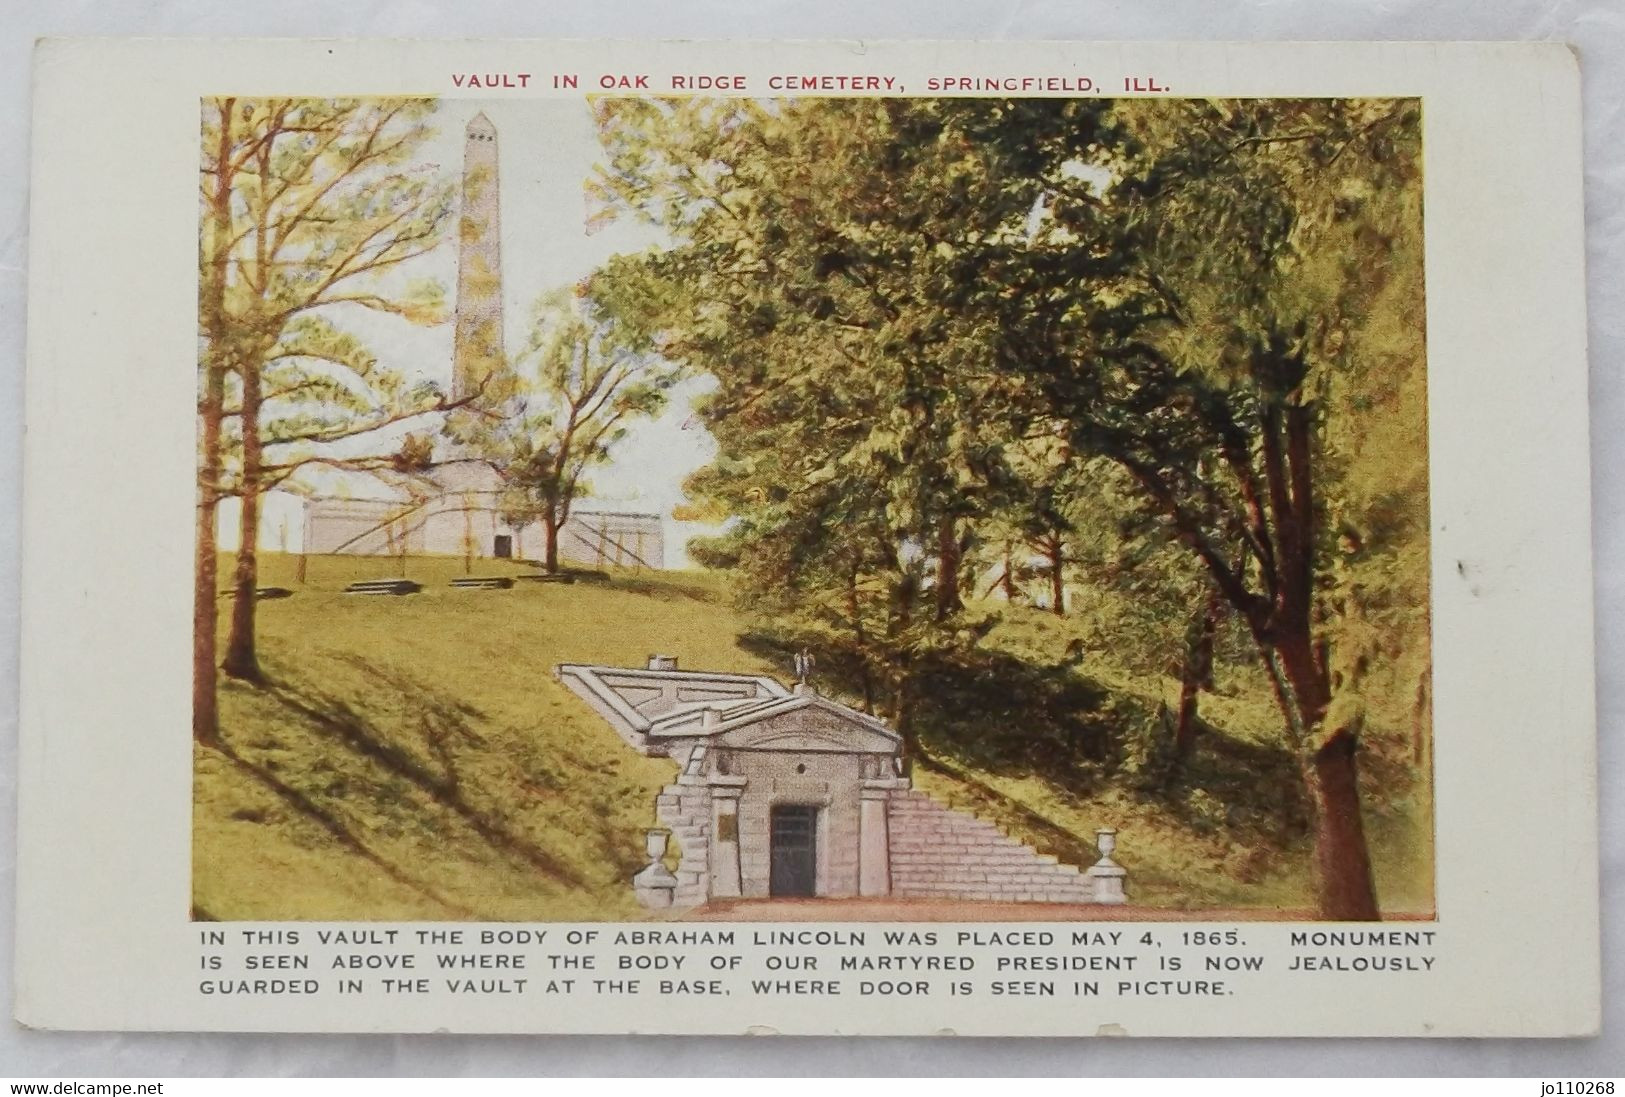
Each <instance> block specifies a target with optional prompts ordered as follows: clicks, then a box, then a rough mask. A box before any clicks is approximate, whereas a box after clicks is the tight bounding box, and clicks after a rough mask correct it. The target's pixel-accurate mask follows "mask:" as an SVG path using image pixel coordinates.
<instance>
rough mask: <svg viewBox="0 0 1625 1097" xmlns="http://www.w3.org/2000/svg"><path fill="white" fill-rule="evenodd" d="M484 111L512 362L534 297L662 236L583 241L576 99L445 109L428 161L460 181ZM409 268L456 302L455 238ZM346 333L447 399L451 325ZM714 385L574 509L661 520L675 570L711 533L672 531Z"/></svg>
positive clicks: (617, 459) (583, 165) (600, 473)
mask: <svg viewBox="0 0 1625 1097" xmlns="http://www.w3.org/2000/svg"><path fill="white" fill-rule="evenodd" d="M480 111H484V112H485V115H486V117H488V118H489V119H490V120H491V122H492V124H493V125H495V126H496V129H497V150H498V155H499V156H500V169H501V183H500V186H501V212H502V230H501V231H502V277H503V322H504V323H503V326H504V329H505V330H504V333H503V334H504V338H505V339H506V341H507V349H508V352H509V354H512V353H513V352H514V351H515V350H517V349H519V348H520V347H522V346H524V344H525V339H526V334H527V328H528V325H529V323H530V318H531V314H532V311H533V308H534V305H535V302H536V299H537V298H538V297H540V296H541V295H542V294H544V293H546V292H547V291H549V290H552V289H556V288H558V287H560V286H567V285H570V284H572V283H574V282H576V281H577V280H578V279H580V278H581V277H582V276H583V275H585V274H587V273H589V272H590V271H592V270H593V269H595V268H596V267H598V266H599V265H601V264H602V263H603V262H604V261H605V260H607V259H608V258H609V257H610V256H612V255H615V254H617V253H622V252H637V251H643V250H645V249H646V248H648V247H650V246H653V245H658V244H660V243H662V236H661V235H660V234H659V233H658V232H657V231H656V230H654V229H652V228H649V227H647V226H644V225H640V224H635V223H633V222H631V221H630V220H625V221H621V222H617V223H615V224H612V225H610V226H608V227H605V228H600V229H599V230H598V231H596V232H595V233H593V234H592V235H590V236H589V235H588V234H587V228H586V219H587V201H586V195H585V191H584V186H583V184H584V183H585V181H586V179H587V178H588V176H589V175H590V174H591V172H592V165H593V163H594V162H596V161H597V160H598V159H599V147H598V139H597V135H596V133H595V131H594V128H593V123H592V116H591V115H590V113H589V112H588V109H587V105H586V104H585V103H584V102H582V101H581V100H579V99H576V100H535V99H533V100H494V101H493V100H473V99H446V100H442V101H441V103H440V106H439V108H438V111H437V128H438V132H437V134H436V135H435V136H434V138H433V139H432V140H431V141H430V143H429V144H428V145H427V146H425V149H424V153H423V157H422V158H423V160H424V161H426V162H430V163H436V164H439V165H440V166H441V167H442V168H443V169H444V170H445V171H446V172H447V173H448V177H449V178H453V179H460V178H461V175H462V161H463V143H464V142H463V129H464V127H465V126H466V125H467V123H468V120H469V119H471V118H473V117H474V116H475V115H476V114H478V113H479V112H480ZM412 267H413V269H412V270H411V271H410V274H411V276H412V277H414V278H425V277H432V278H437V279H439V280H440V282H441V283H442V284H444V285H445V287H446V291H447V295H448V299H450V297H451V296H452V295H453V294H454V293H455V289H456V285H457V252H456V245H455V233H449V234H448V236H447V239H446V241H445V242H444V243H443V244H442V245H441V246H440V247H439V248H438V249H437V250H436V251H435V252H433V253H432V254H430V255H428V256H425V257H424V258H423V259H421V260H418V261H417V262H416V263H414V264H412ZM403 273H404V272H403ZM342 323H343V326H345V327H346V328H349V329H350V330H352V331H354V332H355V333H356V334H357V335H358V336H360V337H362V338H363V339H365V340H366V342H367V345H368V347H369V348H370V349H371V350H372V351H373V352H374V353H375V354H376V355H377V356H378V359H379V361H380V362H381V363H383V364H385V365H387V366H390V367H392V368H393V369H395V370H397V371H399V372H400V373H402V374H403V375H405V376H406V377H407V378H408V379H409V380H415V379H418V378H427V379H432V380H435V381H438V382H440V383H441V384H442V385H445V386H447V387H448V388H449V385H450V382H451V358H452V331H453V325H452V324H450V323H446V324H441V325H439V326H438V327H434V328H419V327H414V326H413V325H411V324H408V323H407V322H405V321H404V320H401V319H399V318H397V317H392V316H387V315H380V314H376V313H369V312H366V311H365V310H361V309H346V314H345V316H344V318H343V320H342ZM710 383H711V382H710V381H709V380H708V379H699V380H695V381H690V382H686V383H685V384H684V385H682V386H680V387H679V388H678V390H676V392H674V394H673V399H672V402H671V405H670V407H669V408H668V409H667V411H666V413H665V414H664V415H662V416H660V417H659V418H658V419H655V420H652V421H647V422H642V423H639V424H638V425H636V426H635V427H634V428H633V429H632V432H631V433H630V435H629V436H628V437H627V438H626V440H625V441H624V442H622V444H621V445H620V446H618V447H617V448H616V451H615V453H614V455H613V458H612V461H611V462H610V463H609V464H607V465H605V466H602V467H600V468H598V469H596V470H594V471H593V472H591V473H590V474H589V475H588V479H589V480H590V482H591V484H592V487H593V494H592V497H591V498H590V499H584V500H582V501H581V502H580V503H579V504H578V505H579V506H580V507H582V508H584V509H590V508H593V507H600V508H603V509H607V510H641V511H650V512H658V513H659V514H660V515H661V516H662V517H663V518H664V519H665V523H666V564H667V566H668V567H686V566H688V563H689V561H688V556H687V553H686V552H685V551H684V543H685V542H686V541H687V540H688V538H689V537H691V536H693V535H694V534H695V533H699V532H704V531H706V530H707V529H708V528H709V527H705V526H699V525H693V524H689V523H680V522H675V521H673V520H672V518H671V510H672V507H673V506H674V505H675V504H677V503H678V502H680V501H681V500H682V498H683V495H682V487H681V485H682V481H683V478H684V477H686V476H687V475H688V474H689V473H690V472H692V471H693V470H695V469H697V468H699V467H700V466H702V465H704V464H706V463H707V462H708V461H709V460H710V459H711V457H712V455H713V454H714V453H715V444H714V443H713V441H712V439H711V436H710V435H709V433H707V432H706V430H705V428H704V427H703V426H700V425H699V424H698V423H697V422H695V421H693V420H692V418H691V410H690V406H689V399H690V397H691V396H693V395H694V394H695V393H696V392H698V391H701V390H702V389H703V387H704V386H706V385H708V384H710ZM685 424H686V425H685Z"/></svg>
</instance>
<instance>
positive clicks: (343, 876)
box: [193, 556, 764, 920]
mask: <svg viewBox="0 0 1625 1097" xmlns="http://www.w3.org/2000/svg"><path fill="white" fill-rule="evenodd" d="M477 570H478V571H479V573H480V574H501V573H503V572H504V571H510V572H511V571H517V570H519V569H517V568H504V567H503V566H502V565H499V564H493V563H491V562H481V563H480V564H479V565H478V566H477ZM394 573H395V571H394V565H393V564H392V563H391V562H389V561H387V560H367V559H340V558H315V559H312V560H311V561H310V564H309V568H308V572H307V576H306V579H307V581H306V582H305V583H304V584H303V585H301V584H300V583H298V582H297V581H296V580H295V576H294V568H293V561H292V560H290V559H284V558H279V557H276V556H270V557H266V558H265V559H264V563H263V578H262V582H263V583H265V584H266V585H280V586H286V587H289V588H291V589H293V590H294V591H295V592H296V593H295V594H294V595H293V596H292V597H290V598H284V599H276V600H268V601H264V602H262V603H261V605H260V609H259V613H260V645H261V658H262V663H263V666H264V669H265V671H266V674H267V677H268V682H267V684H266V685H265V686H264V687H263V688H251V687H247V686H243V685H240V684H236V683H229V682H228V683H226V684H225V685H224V686H223V688H222V696H221V723H222V732H223V735H224V738H225V741H226V743H227V744H228V746H229V750H230V756H229V757H223V756H222V755H221V754H219V753H217V752H214V751H209V750H199V751H198V754H197V779H196V789H195V805H194V810H195V831H196V841H195V846H194V865H193V897H194V902H195V904H196V906H197V908H198V910H199V913H200V914H202V915H203V916H206V917H212V918H220V919H251V918H297V919H326V918H331V919H432V918H462V917H468V916H478V917H481V918H486V919H494V920H524V919H568V918H591V917H600V918H602V917H622V916H625V917H631V916H635V915H636V914H637V912H638V908H637V907H636V905H635V904H634V902H633V899H632V893H631V889H630V888H629V887H628V886H627V885H626V880H627V878H628V877H629V876H630V875H631V874H632V873H633V872H635V871H636V870H637V869H638V868H639V867H641V866H642V864H643V863H644V861H643V857H642V855H641V851H642V845H643V842H642V832H643V828H644V827H647V826H648V825H650V823H651V821H652V820H651V812H652V805H653V798H654V796H655V794H656V793H657V792H658V791H659V789H660V788H661V786H663V785H665V784H666V783H668V782H669V781H670V780H671V779H672V777H673V776H674V775H675V767H674V766H673V765H672V764H671V763H670V762H669V761H667V760H665V759H658V758H644V757H641V756H639V755H638V754H636V753H634V752H633V751H631V750H630V749H628V748H627V747H626V745H625V744H624V743H622V742H621V740H620V739H619V738H618V737H617V736H616V735H615V733H614V732H613V731H611V730H610V729H609V727H608V726H607V725H606V724H605V723H604V722H603V720H602V719H600V718H599V717H598V716H597V715H596V714H594V713H592V712H591V711H589V710H588V709H587V708H586V706H585V705H583V704H582V703H581V702H580V701H579V700H577V699H576V698H575V697H574V695H572V694H570V693H569V692H568V691H567V690H565V689H564V688H563V687H562V686H560V685H559V684H558V683H557V682H556V681H554V679H553V676H552V668H553V666H554V665H555V664H557V663H559V662H565V661H584V662H605V663H617V664H633V665H639V664H641V663H642V661H643V660H644V659H645V658H646V657H647V655H648V653H649V652H651V651H675V652H678V653H680V654H681V655H682V656H683V658H684V660H685V662H686V663H689V664H691V665H697V666H705V667H714V668H717V669H724V670H760V669H764V668H763V667H762V665H761V663H760V661H759V660H757V659H755V658H753V657H751V656H749V655H747V654H745V653H744V652H742V651H740V650H739V649H738V648H736V647H735V645H734V641H733V637H734V633H735V629H734V628H733V622H732V619H731V617H730V615H729V613H728V611H727V610H726V609H725V608H723V606H722V603H721V599H720V598H719V597H718V591H717V589H716V587H715V586H714V585H712V584H708V583H707V582H706V581H705V579H704V578H703V577H687V576H674V575H663V576H660V577H659V578H657V579H653V580H649V581H646V582H645V581H640V580H638V579H637V578H635V577H625V578H622V579H621V580H620V581H618V582H617V583H616V584H615V585H613V586H605V585H601V584H590V583H579V584H576V585H573V586H560V585H554V584H519V585H517V586H516V587H515V588H514V589H512V590H506V591H479V590H471V591H462V590H453V589H451V588H450V587H448V586H447V585H446V584H447V583H448V582H449V580H450V579H451V578H453V577H455V576H457V575H461V574H462V573H463V568H462V562H461V561H460V560H413V561H410V563H409V566H408V575H409V576H410V577H411V578H413V579H416V580H418V581H420V582H422V583H424V584H425V587H426V589H425V590H424V591H423V592H422V593H421V594H417V595H413V596H411V597H403V598H394V597H358V596H355V595H345V594H342V593H340V592H341V591H342V589H343V587H344V585H345V584H346V583H348V582H349V581H351V580H352V579H354V578H359V577H375V576H378V575H393V574H394ZM222 574H226V572H224V570H223V571H222ZM229 609H230V599H229V598H223V599H222V600H221V611H222V623H224V620H225V614H226V613H228V612H229ZM222 634H223V633H222Z"/></svg>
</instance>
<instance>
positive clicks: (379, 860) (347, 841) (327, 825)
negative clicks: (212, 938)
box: [209, 743, 474, 921]
mask: <svg viewBox="0 0 1625 1097" xmlns="http://www.w3.org/2000/svg"><path fill="white" fill-rule="evenodd" d="M219 750H220V753H221V754H222V755H223V756H224V757H225V758H226V760H227V761H229V762H231V764H232V765H233V766H235V767H237V769H238V770H239V771H241V772H242V773H243V774H244V775H245V776H247V777H249V778H251V779H252V780H254V781H256V782H258V783H259V784H261V785H263V786H264V787H265V788H267V789H268V790H270V791H271V792H272V793H274V794H275V795H276V796H277V797H279V798H280V799H281V800H282V801H283V802H284V803H286V804H287V805H288V806H289V807H291V808H293V809H294V810H295V811H297V812H299V813H300V814H301V815H303V816H304V817H305V818H307V819H309V820H311V821H312V822H314V823H315V824H316V825H317V826H319V827H321V828H322V829H323V830H325V831H326V832H327V833H328V834H329V835H330V836H331V837H332V838H333V840H334V841H335V842H337V843H338V844H339V845H340V846H342V847H344V848H345V849H347V850H349V851H350V852H351V853H354V854H355V855H356V856H358V857H360V858H362V859H363V860H365V861H367V862H369V863H371V864H372V865H374V866H375V867H376V868H377V869H378V870H379V871H380V872H382V873H383V874H384V875H385V876H388V877H389V878H390V879H391V880H393V881H395V882H396V883H397V884H400V885H402V886H403V887H406V888H409V889H411V890H412V891H415V892H417V893H418V894H419V895H422V896H424V897H425V898H427V899H431V900H433V901H434V902H436V903H439V904H440V905H441V906H443V907H445V908H446V909H447V910H448V911H451V912H453V913H456V914H459V915H461V916H462V917H465V918H472V917H473V916H474V912H473V911H472V910H470V909H469V908H467V907H465V906H463V905H461V904H460V903H457V902H455V901H454V900H452V899H448V898H447V897H446V896H444V895H441V894H439V893H438V892H436V891H434V890H433V889H432V888H429V887H426V886H425V885H424V884H422V883H420V882H419V881H417V880H414V879H412V878H411V877H410V876H408V875H406V874H405V873H404V872H402V871H401V869H399V868H398V867H396V866H395V865H393V864H391V863H390V862H389V861H387V860H385V859H384V858H383V857H380V856H379V855H378V854H377V853H375V852H373V850H371V849H369V848H368V847H367V845H366V843H364V842H363V841H361V839H360V838H358V837H356V836H355V835H354V834H352V833H351V832H350V829H349V828H348V827H347V826H345V824H344V821H343V820H342V819H340V818H339V817H338V816H337V815H335V814H333V813H332V812H330V811H328V810H327V809H326V808H324V807H323V806H322V805H321V804H319V803H317V802H316V801H315V800H314V799H312V798H311V797H310V796H309V795H308V794H306V793H304V792H301V791H300V790H299V789H296V788H294V787H293V786H292V785H290V784H288V783H287V782H286V781H284V780H283V779H282V778H280V777H278V776H277V775H276V774H274V773H272V772H271V771H270V770H268V769H267V768H265V767H264V766H263V765H260V764H259V763H257V762H253V761H251V760H249V759H247V758H244V757H243V756H242V755H240V754H238V753H237V752H236V751H235V750H233V749H232V748H231V746H230V745H229V744H226V743H222V744H221V745H220V747H219ZM209 920H210V921H213V920H214V919H213V918H212V917H211V918H209Z"/></svg>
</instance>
